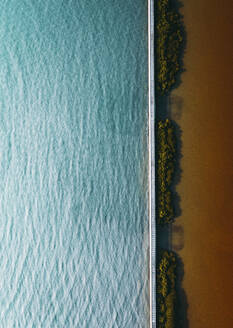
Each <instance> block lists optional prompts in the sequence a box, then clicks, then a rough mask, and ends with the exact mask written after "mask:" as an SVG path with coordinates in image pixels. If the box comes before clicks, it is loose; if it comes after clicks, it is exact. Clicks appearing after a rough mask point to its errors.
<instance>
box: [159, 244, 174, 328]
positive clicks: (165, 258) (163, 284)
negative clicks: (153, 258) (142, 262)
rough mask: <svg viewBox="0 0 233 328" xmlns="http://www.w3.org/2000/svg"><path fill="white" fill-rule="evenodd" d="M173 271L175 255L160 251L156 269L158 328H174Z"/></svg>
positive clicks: (170, 252)
mask: <svg viewBox="0 0 233 328" xmlns="http://www.w3.org/2000/svg"><path fill="white" fill-rule="evenodd" d="M175 270H176V257H175V253H173V252H172V251H164V250H163V251H162V250H160V255H159V261H158V267H157V307H158V316H157V317H158V328H174V327H175V325H174V322H175V318H174V312H175V310H174V308H175V299H176V293H175V278H176V275H175Z"/></svg>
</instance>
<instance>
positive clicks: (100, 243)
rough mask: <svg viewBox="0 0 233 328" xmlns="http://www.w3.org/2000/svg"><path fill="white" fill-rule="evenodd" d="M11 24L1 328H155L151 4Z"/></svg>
mask: <svg viewBox="0 0 233 328" xmlns="http://www.w3.org/2000/svg"><path fill="white" fill-rule="evenodd" d="M0 15H1V18H0V36H1V40H0V49H1V51H0V188H1V192H0V259H1V261H0V263H1V265H0V322H1V324H0V327H1V328H17V327H20V328H21V327H22V328H27V327H35V328H38V327H45V328H47V327H48V328H51V327H81V328H83V327H84V328H97V327H101V328H103V327H106V328H111V327H112V328H117V327H119V328H124V327H127V328H131V327H132V328H135V327H140V328H141V327H147V325H148V311H149V310H148V279H147V277H148V269H147V266H148V263H147V261H148V259H147V250H148V223H147V221H148V217H147V99H146V97H147V96H146V95H147V86H146V84H147V83H146V81H147V72H146V69H145V67H147V53H146V42H147V36H146V33H147V31H146V17H147V8H146V4H145V3H142V2H141V1H130V0H124V1H123V0H122V1H114V0H111V1H110V2H109V1H107V0H101V1H97V0H90V1H72V0H70V1H62V0H56V1H55V0H49V1H44V0H40V1H39V0H37V1H34V0H25V1H18V0H11V1H3V2H2V3H1V11H0Z"/></svg>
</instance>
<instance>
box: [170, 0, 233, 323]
mask: <svg viewBox="0 0 233 328" xmlns="http://www.w3.org/2000/svg"><path fill="white" fill-rule="evenodd" d="M182 12H183V14H184V21H185V26H186V30H187V39H188V42H187V49H186V54H185V58H184V64H185V68H186V72H185V73H184V74H183V75H182V84H181V85H180V87H179V88H177V89H176V90H175V91H174V92H173V94H172V99H173V100H174V101H173V108H172V117H173V118H174V119H175V120H176V122H177V123H178V124H179V126H180V127H181V129H182V143H183V145H182V154H183V158H182V160H181V168H182V170H183V173H182V178H181V182H180V183H179V184H178V186H177V191H178V193H179V195H180V197H181V204H180V205H181V210H182V215H181V216H180V217H179V218H178V219H177V220H176V223H175V225H174V226H173V249H174V250H176V251H177V252H178V254H179V255H180V257H181V259H182V260H183V262H184V279H183V288H184V289H185V292H186V295H187V301H188V320H189V328H209V327H210V328H215V327H218V328H228V327H229V328H230V327H233V310H232V301H233V288H232V286H233V282H232V281H233V274H232V272H233V271H232V269H233V251H232V249H233V247H232V246H233V243H232V240H233V238H232V235H233V234H232V232H233V207H232V203H233V202H232V195H233V188H232V186H233V174H232V173H233V152H232V150H233V134H232V130H233V106H232V105H233V103H232V86H233V80H232V77H233V71H232V60H231V58H233V42H232V41H233V38H232V23H231V21H232V17H231V14H232V12H233V2H232V1H228V0H225V1H219V0H211V1H210V0H205V1H203V0H189V1H186V2H185V3H184V8H183V9H182ZM178 328H179V327H178Z"/></svg>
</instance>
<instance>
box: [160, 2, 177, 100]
mask: <svg viewBox="0 0 233 328" xmlns="http://www.w3.org/2000/svg"><path fill="white" fill-rule="evenodd" d="M156 11H157V13H156V22H157V24H156V60H157V61H156V74H157V77H156V80H157V92H158V93H159V94H161V95H164V94H166V93H167V92H168V91H169V90H170V89H171V87H172V86H173V85H174V84H175V82H176V79H177V74H178V72H179V71H180V69H181V65H180V62H181V58H180V57H181V52H182V45H183V32H182V31H183V24H182V17H181V15H180V14H179V12H178V11H177V10H175V9H174V8H173V7H172V0H158V1H157V8H156Z"/></svg>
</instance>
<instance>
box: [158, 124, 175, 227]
mask: <svg viewBox="0 0 233 328" xmlns="http://www.w3.org/2000/svg"><path fill="white" fill-rule="evenodd" d="M157 149H158V150H157V204H158V223H159V224H165V223H170V222H172V220H173V218H174V210H173V206H172V194H171V190H170V187H171V183H172V177H173V173H174V163H175V135H174V127H173V125H172V123H171V121H170V120H168V119H166V120H165V121H159V122H158V126H157Z"/></svg>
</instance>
